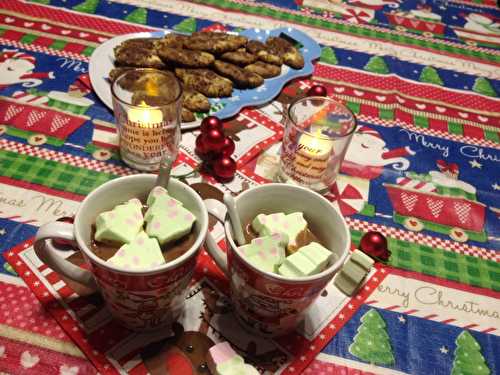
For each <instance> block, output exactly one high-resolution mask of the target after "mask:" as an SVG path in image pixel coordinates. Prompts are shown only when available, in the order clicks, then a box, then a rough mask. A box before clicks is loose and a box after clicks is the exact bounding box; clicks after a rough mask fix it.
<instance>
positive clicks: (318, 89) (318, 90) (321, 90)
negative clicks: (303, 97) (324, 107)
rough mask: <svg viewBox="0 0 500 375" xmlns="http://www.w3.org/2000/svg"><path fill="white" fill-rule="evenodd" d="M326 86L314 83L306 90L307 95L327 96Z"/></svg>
mask: <svg viewBox="0 0 500 375" xmlns="http://www.w3.org/2000/svg"><path fill="white" fill-rule="evenodd" d="M327 94H328V93H327V91H326V87H325V86H323V85H314V86H313V87H311V88H310V89H309V90H308V91H307V96H327Z"/></svg>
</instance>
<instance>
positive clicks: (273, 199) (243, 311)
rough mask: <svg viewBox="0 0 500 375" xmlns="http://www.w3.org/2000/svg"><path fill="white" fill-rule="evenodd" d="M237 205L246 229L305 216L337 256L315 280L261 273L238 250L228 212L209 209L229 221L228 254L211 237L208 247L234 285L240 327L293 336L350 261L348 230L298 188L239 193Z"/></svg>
mask: <svg viewBox="0 0 500 375" xmlns="http://www.w3.org/2000/svg"><path fill="white" fill-rule="evenodd" d="M235 202H236V208H237V212H238V214H239V216H240V219H241V222H242V223H244V224H243V225H245V224H246V223H249V222H251V221H252V220H253V219H254V218H255V217H256V216H257V215H258V214H271V213H276V212H283V213H286V214H288V213H291V212H302V213H303V214H304V217H305V219H306V220H307V222H308V226H309V229H310V230H311V231H312V232H313V233H314V234H315V235H316V236H317V237H318V239H319V240H320V242H321V243H322V244H323V245H324V246H325V247H326V248H328V249H329V250H331V251H332V252H333V254H334V256H333V259H332V260H331V262H330V264H329V265H328V266H327V268H326V269H325V270H324V271H322V272H320V273H318V274H316V275H312V276H307V277H297V278H288V277H284V276H281V275H278V274H275V273H270V272H265V271H262V270H259V269H257V268H256V267H255V266H253V265H252V264H250V263H249V262H248V261H247V260H246V259H245V258H244V257H242V256H241V255H240V253H239V252H238V251H237V247H238V246H237V245H236V243H235V241H234V238H233V230H232V227H231V223H230V221H229V217H224V214H225V212H223V211H224V210H221V209H218V208H217V207H215V206H214V207H209V212H210V213H211V214H214V215H215V216H217V217H218V218H219V220H221V221H224V229H225V235H226V244H227V246H226V249H227V253H224V252H223V251H222V250H221V249H220V248H219V247H218V246H217V244H216V243H215V241H214V239H213V238H212V236H211V235H208V236H207V241H206V248H207V250H208V252H209V253H210V255H211V256H212V258H213V259H214V260H215V261H216V263H217V264H218V266H219V267H220V268H221V269H222V270H223V271H224V272H225V273H226V275H227V277H228V278H229V280H230V291H231V300H232V302H233V305H234V307H235V311H236V312H237V317H238V318H239V320H240V322H242V323H243V325H245V326H246V327H247V328H249V329H250V330H251V331H253V332H255V333H258V334H260V335H266V336H278V335H282V334H285V333H288V332H290V331H292V330H294V329H295V328H296V326H297V324H298V323H299V322H300V321H301V320H302V319H303V317H304V314H305V312H306V311H307V308H308V307H309V306H310V305H311V304H312V303H313V302H314V300H315V299H316V297H317V296H318V295H319V294H320V292H321V291H322V290H323V289H324V288H325V286H326V285H327V283H328V282H329V281H330V280H331V279H332V278H333V276H334V275H335V273H336V272H337V271H338V270H339V269H340V267H341V266H342V264H343V263H344V262H345V260H346V258H347V255H348V253H349V248H350V246H351V236H350V233H349V228H348V226H347V224H346V222H345V220H344V218H343V217H342V215H341V214H340V213H339V212H338V211H337V210H336V209H335V208H334V206H333V205H332V204H331V202H329V201H328V200H327V199H325V198H324V197H323V196H321V195H319V194H318V193H315V192H313V191H312V190H308V189H306V188H303V187H299V186H294V185H287V184H266V185H260V186H258V187H254V188H251V189H249V190H246V191H244V192H242V193H241V194H239V195H238V196H237V197H236V198H235Z"/></svg>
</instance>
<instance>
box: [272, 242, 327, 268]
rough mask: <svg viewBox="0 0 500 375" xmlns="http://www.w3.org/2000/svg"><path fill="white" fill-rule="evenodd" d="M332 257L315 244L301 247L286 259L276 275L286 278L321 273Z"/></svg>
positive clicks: (323, 248) (324, 249)
mask: <svg viewBox="0 0 500 375" xmlns="http://www.w3.org/2000/svg"><path fill="white" fill-rule="evenodd" d="M331 257H332V252H331V251H330V250H328V249H326V248H325V247H323V246H322V245H320V244H319V243H317V242H311V243H310V244H309V245H306V246H302V247H301V248H300V249H299V250H297V251H296V252H295V253H293V254H291V255H289V256H287V257H286V259H285V260H284V261H283V263H282V264H281V266H280V267H279V268H278V273H279V274H280V275H282V276H287V277H301V276H310V275H314V274H317V273H319V272H321V271H323V270H324V269H325V267H326V265H327V264H328V262H329V261H330V259H331Z"/></svg>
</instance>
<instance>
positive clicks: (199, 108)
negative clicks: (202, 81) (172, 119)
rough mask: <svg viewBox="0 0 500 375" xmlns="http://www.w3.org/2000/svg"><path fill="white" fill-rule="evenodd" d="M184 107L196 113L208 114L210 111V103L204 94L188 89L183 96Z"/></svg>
mask: <svg viewBox="0 0 500 375" xmlns="http://www.w3.org/2000/svg"><path fill="white" fill-rule="evenodd" d="M182 99H183V101H182V106H183V107H184V108H186V109H188V110H190V111H194V112H208V111H209V110H210V102H209V101H208V98H207V97H206V96H205V95H203V94H202V93H199V92H196V91H193V90H191V89H189V88H186V89H185V90H184V92H183V94H182Z"/></svg>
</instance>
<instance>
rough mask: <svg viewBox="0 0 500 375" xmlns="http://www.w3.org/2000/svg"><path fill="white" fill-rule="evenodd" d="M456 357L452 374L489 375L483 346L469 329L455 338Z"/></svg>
mask: <svg viewBox="0 0 500 375" xmlns="http://www.w3.org/2000/svg"><path fill="white" fill-rule="evenodd" d="M455 344H457V348H456V349H455V359H454V360H453V369H452V370H451V375H489V373H490V369H489V368H488V366H487V365H486V362H485V360H484V357H483V355H482V354H481V346H480V345H479V344H478V342H477V341H476V340H475V339H474V337H473V336H472V335H471V334H470V333H469V332H467V331H463V332H462V333H461V334H460V335H458V337H457V339H456V340H455Z"/></svg>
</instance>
